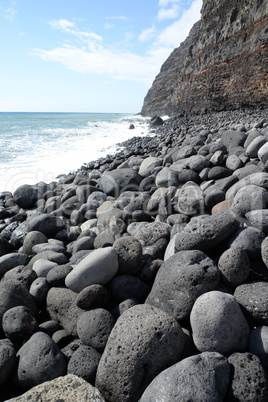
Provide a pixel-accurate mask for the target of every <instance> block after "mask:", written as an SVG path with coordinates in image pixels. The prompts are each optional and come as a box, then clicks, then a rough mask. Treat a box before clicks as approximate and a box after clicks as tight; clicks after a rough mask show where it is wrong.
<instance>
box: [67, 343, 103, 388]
mask: <svg viewBox="0 0 268 402" xmlns="http://www.w3.org/2000/svg"><path fill="white" fill-rule="evenodd" d="M100 358H101V355H100V353H98V352H97V351H96V350H95V349H93V348H91V347H90V346H85V345H83V346H80V347H79V348H78V349H77V350H76V351H75V352H74V354H73V355H72V357H71V358H70V360H69V363H68V366H67V373H68V374H74V375H77V376H79V377H81V378H83V379H84V380H86V381H87V382H89V383H90V384H94V383H95V377H96V372H97V368H98V364H99V361H100Z"/></svg>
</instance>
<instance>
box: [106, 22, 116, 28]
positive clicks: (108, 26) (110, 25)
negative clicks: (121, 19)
mask: <svg viewBox="0 0 268 402" xmlns="http://www.w3.org/2000/svg"><path fill="white" fill-rule="evenodd" d="M113 27H114V25H113V24H108V23H107V24H104V28H105V29H111V28H113Z"/></svg>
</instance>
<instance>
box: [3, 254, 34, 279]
mask: <svg viewBox="0 0 268 402" xmlns="http://www.w3.org/2000/svg"><path fill="white" fill-rule="evenodd" d="M27 262H28V256H27V255H26V254H23V253H10V254H5V255H2V257H0V278H1V277H2V276H3V275H5V273H6V272H8V271H9V270H10V269H12V268H15V267H17V266H19V265H26V264H27Z"/></svg>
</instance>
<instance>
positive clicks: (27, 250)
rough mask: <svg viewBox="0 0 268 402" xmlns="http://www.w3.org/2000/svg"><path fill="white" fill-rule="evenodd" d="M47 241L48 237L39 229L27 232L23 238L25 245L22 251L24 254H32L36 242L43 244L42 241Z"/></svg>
mask: <svg viewBox="0 0 268 402" xmlns="http://www.w3.org/2000/svg"><path fill="white" fill-rule="evenodd" d="M46 242H47V237H46V236H45V235H44V234H43V233H41V232H38V231H32V232H29V233H27V235H26V236H25V238H24V240H23V247H22V252H23V253H24V254H27V255H30V254H32V248H33V246H35V245H36V244H41V243H46Z"/></svg>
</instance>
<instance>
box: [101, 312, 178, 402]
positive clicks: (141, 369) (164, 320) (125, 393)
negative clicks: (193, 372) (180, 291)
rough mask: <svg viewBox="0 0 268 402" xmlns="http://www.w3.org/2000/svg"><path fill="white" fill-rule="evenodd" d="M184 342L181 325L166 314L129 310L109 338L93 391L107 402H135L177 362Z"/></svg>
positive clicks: (118, 321) (120, 318)
mask: <svg viewBox="0 0 268 402" xmlns="http://www.w3.org/2000/svg"><path fill="white" fill-rule="evenodd" d="M184 342H185V336H184V333H183V331H182V329H181V327H180V325H179V324H178V322H176V320H175V319H174V318H172V317H170V316H169V315H168V314H166V313H165V312H163V311H161V310H159V309H157V308H155V307H153V306H149V305H138V306H134V307H132V308H130V309H129V310H127V311H126V312H125V313H124V314H122V315H121V316H120V317H119V318H118V320H117V322H116V324H115V326H114V328H113V330H112V332H111V334H110V336H109V339H108V342H107V345H106V347H105V350H104V353H103V355H102V357H101V360H100V363H99V366H98V370H97V376H96V387H97V388H98V389H99V390H100V392H101V393H102V394H103V396H104V398H107V399H108V400H109V401H114V402H115V401H125V400H129V401H131V400H133V401H134V400H135V401H138V400H139V398H140V397H141V395H142V393H143V392H144V390H145V389H146V387H147V386H148V385H149V384H150V382H151V381H152V380H153V379H154V377H155V376H156V375H157V374H159V373H160V372H161V371H163V370H164V369H165V368H166V367H167V366H170V365H172V364H174V363H176V362H178V361H179V359H180V357H181V356H182V352H183V349H184ZM115 367H116V370H115Z"/></svg>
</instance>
